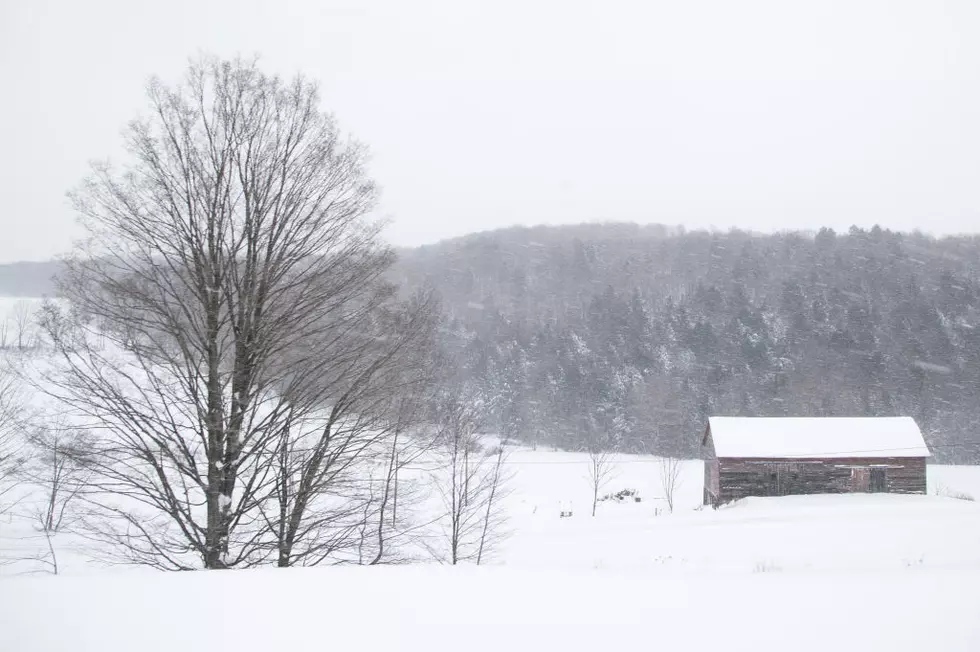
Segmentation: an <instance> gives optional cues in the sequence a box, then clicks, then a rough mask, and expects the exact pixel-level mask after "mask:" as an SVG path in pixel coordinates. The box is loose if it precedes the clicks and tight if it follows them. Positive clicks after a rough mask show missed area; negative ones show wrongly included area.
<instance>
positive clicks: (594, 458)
mask: <svg viewBox="0 0 980 652" xmlns="http://www.w3.org/2000/svg"><path fill="white" fill-rule="evenodd" d="M612 475H613V465H612V460H611V456H610V454H609V453H608V452H607V451H604V450H601V449H599V448H598V447H596V446H593V447H591V448H590V449H589V485H590V486H591V487H592V516H595V510H596V506H597V505H598V504H599V492H600V491H602V490H603V488H605V486H606V485H607V484H608V483H609V481H610V480H611V479H612Z"/></svg>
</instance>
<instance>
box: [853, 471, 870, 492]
mask: <svg viewBox="0 0 980 652" xmlns="http://www.w3.org/2000/svg"><path fill="white" fill-rule="evenodd" d="M869 470H870V469H851V491H854V492H865V491H868V489H869V486H870V477H869V474H868V471H869Z"/></svg>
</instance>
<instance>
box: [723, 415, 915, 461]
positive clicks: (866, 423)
mask: <svg viewBox="0 0 980 652" xmlns="http://www.w3.org/2000/svg"><path fill="white" fill-rule="evenodd" d="M708 428H709V430H708V432H710V434H711V440H712V442H713V443H714V448H715V456H716V457H738V458H827V457H928V456H929V449H928V447H926V443H925V441H924V440H923V439H922V432H921V431H920V430H919V426H917V425H916V423H915V421H914V420H913V419H912V418H911V417H857V418H851V417H824V418H793V417H790V418H784V417H761V418H743V417H711V418H710V419H708Z"/></svg>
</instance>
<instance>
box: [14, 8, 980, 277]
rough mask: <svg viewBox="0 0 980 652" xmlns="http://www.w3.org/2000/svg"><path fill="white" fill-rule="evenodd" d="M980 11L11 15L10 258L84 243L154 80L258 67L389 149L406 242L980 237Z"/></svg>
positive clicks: (400, 240)
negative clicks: (829, 233) (232, 62)
mask: <svg viewBox="0 0 980 652" xmlns="http://www.w3.org/2000/svg"><path fill="white" fill-rule="evenodd" d="M978 27H980V5H977V3H975V2H971V1H970V0H960V1H944V2H935V1H930V2H910V1H899V2H895V1H885V0H881V1H867V0H866V1H861V2H845V1H826V2H819V3H785V2H779V1H777V0H767V1H760V0H752V1H748V2H739V3H730V2H723V1H720V0H710V1H706V2H698V3H670V2H623V1H613V2H567V1H558V0H539V1H537V2H515V1H512V0H498V1H494V2H478V1H473V0H424V1H422V2H412V3H404V2H398V1H397V0H374V1H361V0H356V1H355V0H345V1H337V0H331V1H326V2H320V1H316V0H287V1H284V2H277V3H262V2H256V1H246V2H234V1H232V0H210V1H204V2H197V1H195V2H190V1H189V0H176V1H175V2H171V3H168V4H167V5H166V6H162V5H159V4H154V3H139V2H125V1H122V0H96V1H93V2H86V3H70V2H53V1H51V0H36V1H32V2H19V1H15V2H4V3H3V4H2V6H0V75H2V77H3V79H4V96H5V97H7V98H8V99H10V98H15V99H16V100H17V101H5V102H2V103H0V123H2V124H3V125H5V129H4V135H3V139H2V149H3V152H4V156H3V157H2V159H0V194H2V196H3V197H4V212H3V215H4V217H3V219H4V234H3V237H2V238H0V262H14V261H19V260H45V259H48V258H50V257H51V256H53V255H55V254H58V253H61V252H63V251H65V250H66V249H67V248H68V247H69V246H70V243H71V240H72V238H73V237H74V236H76V235H77V234H78V231H77V230H76V228H75V227H74V222H73V216H72V214H71V211H70V209H69V207H68V204H67V202H66V201H65V199H64V193H65V191H66V190H67V189H69V188H71V187H73V186H75V185H76V184H77V183H78V182H79V180H80V179H81V178H82V177H83V176H84V174H85V173H86V171H87V162H88V161H89V160H90V159H94V158H103V157H106V156H109V157H111V158H114V159H116V160H119V159H120V157H121V156H122V154H123V153H122V152H121V151H119V143H120V138H119V134H120V130H121V129H122V128H123V127H124V125H125V124H126V123H127V122H128V121H129V120H131V119H132V118H133V117H135V116H136V115H139V114H140V113H141V112H142V113H145V111H146V110H147V105H146V102H145V99H144V94H143V91H144V88H145V85H146V82H147V79H148V78H149V77H150V76H151V75H153V74H157V75H160V76H161V77H162V78H163V79H164V80H165V81H175V80H176V79H177V78H178V77H179V74H180V72H181V71H182V70H183V69H184V67H185V65H186V63H187V60H188V58H189V57H193V56H196V54H197V53H199V52H201V51H206V52H210V53H213V54H216V55H218V56H224V57H233V56H235V55H238V54H243V55H246V56H248V55H251V54H252V53H258V54H260V55H261V60H262V67H263V68H264V69H266V70H272V71H279V72H281V73H283V74H287V75H291V74H293V73H295V72H296V71H302V72H304V73H305V74H307V75H308V76H309V77H311V78H312V79H315V80H317V81H319V82H320V84H321V88H322V91H323V97H324V105H325V107H326V108H328V109H329V110H331V111H333V112H335V114H336V116H337V118H338V120H339V121H340V124H341V126H342V128H344V129H345V130H347V131H348V132H349V133H350V134H352V135H353V136H355V137H356V138H358V139H360V140H362V141H364V142H365V143H367V144H368V145H369V146H370V149H371V152H372V154H373V160H372V163H371V173H372V176H373V177H374V178H375V179H376V180H377V181H378V182H379V183H380V185H381V186H382V188H383V191H384V193H383V197H382V202H381V206H380V209H379V214H381V215H384V216H387V217H390V218H391V220H392V223H391V226H390V228H389V229H388V231H387V233H386V235H387V237H388V238H389V239H390V240H391V241H392V242H393V243H394V244H396V245H401V246H412V245H419V244H425V243H432V242H436V241H438V240H441V239H444V238H448V237H454V236H460V235H464V234H466V233H471V232H476V231H484V230H489V229H495V228H500V227H506V226H511V225H516V224H522V225H533V224H575V223H579V222H583V221H596V220H598V221H604V220H614V221H636V222H641V223H664V224H683V225H684V226H686V227H687V228H689V229H691V228H706V227H710V226H715V227H718V228H720V229H723V230H725V229H727V228H729V227H739V228H742V229H748V230H758V231H766V232H769V231H777V230H784V229H810V230H814V231H815V230H817V229H819V228H820V227H824V226H826V227H831V228H834V229H837V230H838V231H846V230H847V229H848V228H849V227H850V226H851V225H852V224H856V225H858V226H860V227H863V228H870V227H871V226H873V225H874V224H880V225H882V227H884V228H890V229H893V230H902V231H911V230H914V229H922V230H924V231H926V232H929V233H934V234H949V233H960V232H972V231H974V230H975V229H976V224H977V223H978V221H977V218H978V194H977V190H976V182H977V179H978V178H980V155H978V152H980V124H978V122H977V121H976V119H975V116H976V115H978V114H980V85H978V84H977V83H976V80H977V79H980V39H977V38H976V34H977V33H978Z"/></svg>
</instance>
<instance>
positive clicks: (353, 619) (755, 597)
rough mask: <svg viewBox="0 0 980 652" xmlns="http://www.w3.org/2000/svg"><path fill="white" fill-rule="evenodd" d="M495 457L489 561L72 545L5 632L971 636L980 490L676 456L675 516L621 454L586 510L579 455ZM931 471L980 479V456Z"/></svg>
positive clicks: (902, 640)
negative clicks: (720, 477)
mask: <svg viewBox="0 0 980 652" xmlns="http://www.w3.org/2000/svg"><path fill="white" fill-rule="evenodd" d="M509 468H510V470H511V471H512V474H513V478H512V486H513V490H514V492H513V495H512V496H511V498H510V499H509V500H510V503H509V505H508V512H509V528H510V529H511V530H512V533H513V534H512V536H511V537H510V539H509V540H508V541H507V543H506V544H505V546H504V547H503V548H502V549H501V550H500V551H499V552H498V555H497V557H496V559H495V561H494V563H493V564H492V565H489V566H482V567H479V568H477V567H456V568H452V567H439V566H435V565H427V566H410V567H373V568H353V567H344V568H316V569H291V570H287V571H279V570H276V569H267V570H257V571H231V572H216V573H191V574H187V573H181V574H160V573H154V572H148V571H141V570H122V569H119V568H111V569H107V568H104V567H95V566H93V565H91V564H88V563H85V562H84V561H83V560H82V558H81V557H80V556H72V555H71V553H70V551H67V550H66V551H64V554H63V555H62V557H63V558H64V560H63V561H62V566H63V570H62V575H60V576H58V577H52V576H40V575H31V576H24V575H20V576H4V577H2V578H0V620H2V621H3V624H4V626H3V627H2V629H0V648H2V649H10V650H59V649H69V650H133V649H139V650H161V651H162V650H168V651H169V650H182V651H186V650H215V649H220V650H236V651H245V650H267V649H289V648H292V647H303V648H304V649H319V648H320V647H330V648H336V647H344V646H349V645H358V646H360V647H366V648H367V649H381V648H382V647H384V648H387V649H397V650H443V649H445V650H449V649H467V650H474V649H479V650H482V649H499V648H500V646H501V645H510V646H512V647H513V646H515V645H516V646H517V648H518V649H528V648H531V647H532V646H533V647H541V646H544V647H545V648H546V649H564V650H594V649H597V648H602V649H660V648H666V649H678V648H679V649H695V650H700V649H709V647H713V646H719V647H720V646H725V648H726V649H736V650H742V649H746V650H747V649H753V650H759V649H772V648H774V647H775V646H776V645H780V646H781V647H789V648H791V649H797V650H817V649H843V650H869V649H871V650H875V649H891V650H921V649H927V648H928V649H942V650H978V649H980V618H977V617H976V613H977V611H978V608H980V593H978V592H977V586H980V503H974V502H969V501H965V500H958V499H953V498H949V497H942V496H936V495H929V496H887V495H851V496H812V497H789V498H768V499H750V500H746V501H743V502H741V503H738V504H735V505H732V506H729V507H726V508H722V509H719V510H717V511H713V510H710V509H705V510H699V509H696V508H697V507H698V504H699V503H700V496H701V473H702V467H701V463H700V462H687V463H685V468H684V472H683V475H682V484H681V486H680V488H679V490H678V493H679V499H678V504H677V507H676V509H675V512H674V514H669V513H666V506H665V505H664V503H663V501H662V500H659V498H660V496H661V490H660V488H659V482H658V464H657V461H656V460H655V459H654V458H645V457H626V456H624V457H620V458H617V459H616V473H615V477H614V478H613V479H612V480H611V481H610V482H609V484H608V486H607V487H606V490H607V491H609V492H615V491H618V490H620V489H625V488H630V489H636V490H637V491H638V492H639V495H640V496H641V499H642V500H641V502H639V503H637V502H629V503H628V502H623V503H616V502H611V501H606V502H603V503H601V504H600V506H599V511H598V514H597V515H596V517H595V518H592V517H591V515H590V508H591V503H590V498H589V492H590V487H589V483H588V479H587V477H588V470H587V469H588V467H587V456H585V455H581V454H574V453H551V452H545V451H538V452H533V451H527V450H520V451H515V452H514V453H513V454H512V455H511V456H510V459H509ZM929 476H930V477H929V482H930V486H931V487H933V488H941V489H942V491H944V492H948V493H952V492H960V493H970V494H973V495H975V496H980V468H972V467H941V466H932V467H930V469H929ZM568 505H571V507H572V511H573V516H572V517H571V518H559V511H560V509H561V507H560V506H566V507H567V506H568ZM0 530H2V526H0ZM0 539H2V535H0ZM8 543H9V541H8ZM66 545H67V544H66Z"/></svg>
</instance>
